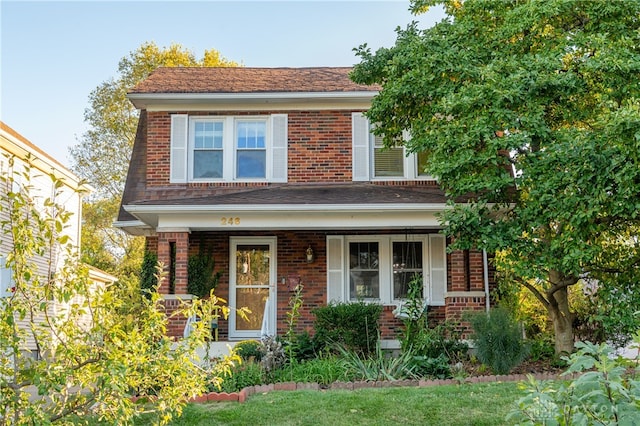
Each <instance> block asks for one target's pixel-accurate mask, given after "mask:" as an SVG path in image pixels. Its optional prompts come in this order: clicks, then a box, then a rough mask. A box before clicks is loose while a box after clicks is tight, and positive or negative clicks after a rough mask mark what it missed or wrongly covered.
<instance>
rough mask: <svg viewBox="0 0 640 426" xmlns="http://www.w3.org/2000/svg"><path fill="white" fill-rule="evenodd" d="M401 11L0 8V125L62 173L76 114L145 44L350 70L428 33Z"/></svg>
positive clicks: (293, 5)
mask: <svg viewBox="0 0 640 426" xmlns="http://www.w3.org/2000/svg"><path fill="white" fill-rule="evenodd" d="M408 8H409V1H408V0H407V1H402V0H393V1H390V0H388V1H311V0H298V1H292V0H290V1H243V0H236V1H213V0H209V1H188V2H178V1H136V2H133V1H115V0H112V1H90V0H85V1H66V2H62V1H38V2H36V1H12V0H0V120H2V121H3V122H4V123H5V124H7V125H8V126H9V127H11V128H13V129H14V130H15V131H17V132H18V133H20V134H21V135H22V136H24V137H25V138H27V139H28V140H30V141H31V142H32V143H34V144H35V145H37V146H38V147H40V148H41V149H43V150H44V151H46V152H47V153H48V154H50V155H51V156H53V157H54V158H55V159H56V160H58V161H59V162H61V163H62V164H64V165H67V166H71V161H70V159H69V147H71V146H73V145H77V144H78V143H79V139H80V137H81V135H82V134H83V133H84V132H85V131H86V130H87V126H86V125H85V123H84V119H83V116H84V110H85V109H86V108H87V107H88V106H89V101H88V99H89V94H90V93H91V91H92V90H93V89H95V88H96V87H97V86H98V85H99V84H100V83H102V82H104V81H106V80H108V79H110V78H117V76H118V74H117V70H118V62H119V61H120V59H121V58H123V57H125V56H128V54H129V53H130V52H132V51H135V50H136V49H137V48H138V47H139V46H140V45H142V44H143V43H144V42H151V41H153V42H155V43H156V44H157V45H158V46H159V47H168V46H169V45H171V44H172V43H178V44H180V45H182V46H183V48H185V49H189V50H191V51H192V52H193V53H194V54H195V56H196V57H197V58H201V57H202V56H203V54H204V51H205V50H207V49H216V50H218V51H219V52H220V53H221V55H222V56H223V57H225V58H226V59H229V60H233V61H236V62H239V63H241V64H243V65H244V66H248V67H311V66H352V65H354V64H356V63H357V62H358V58H357V57H356V56H355V54H354V52H353V48H355V47H357V46H360V45H361V44H363V43H367V45H368V46H369V47H371V48H372V49H373V50H374V51H375V50H376V49H377V48H379V47H391V46H393V44H394V42H395V39H396V33H395V29H396V28H397V27H402V28H404V27H406V25H407V24H409V23H410V22H411V21H414V20H415V21H418V22H419V25H420V26H421V27H424V28H426V27H428V26H431V25H433V23H435V22H437V21H439V20H441V19H443V18H444V13H443V12H442V10H439V9H434V10H430V11H429V12H427V13H426V14H424V15H420V16H417V17H416V16H413V15H411V14H410V12H409V11H408Z"/></svg>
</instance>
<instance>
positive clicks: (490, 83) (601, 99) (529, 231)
mask: <svg viewBox="0 0 640 426" xmlns="http://www.w3.org/2000/svg"><path fill="white" fill-rule="evenodd" d="M435 5H442V6H443V7H444V8H445V11H446V13H447V18H446V19H444V20H443V21H442V22H440V23H438V24H437V25H435V26H434V27H432V28H429V29H426V30H422V29H419V28H418V27H417V25H416V24H415V23H414V24H411V25H409V26H408V27H407V28H406V29H404V30H402V29H398V30H397V34H398V36H397V41H396V43H395V45H394V46H393V47H391V48H382V49H380V50H378V51H376V52H375V53H372V52H371V51H370V49H369V48H367V46H366V45H363V46H361V47H360V48H358V49H356V50H357V54H358V55H359V57H360V58H361V63H359V64H358V65H356V67H355V69H354V72H353V75H352V77H353V79H354V80H355V81H357V82H359V83H368V84H371V83H378V84H380V85H381V86H382V90H381V91H380V93H379V95H378V96H376V98H375V99H374V101H373V105H372V107H371V109H370V111H369V112H368V113H367V115H368V117H369V118H370V120H371V121H372V122H374V123H376V127H375V132H376V133H378V134H380V135H383V136H384V139H385V142H386V144H387V145H392V144H394V143H405V144H406V146H407V148H408V149H409V151H413V152H425V153H427V154H428V158H429V160H428V166H427V171H428V172H429V174H431V175H433V176H436V177H437V178H438V180H439V182H440V185H441V186H442V187H443V188H444V190H445V191H446V192H447V194H448V195H449V196H450V197H451V198H452V199H455V198H457V197H463V196H464V197H468V198H469V200H470V201H469V202H467V203H458V204H454V203H452V206H451V207H452V208H451V209H450V210H448V211H446V213H445V214H443V215H442V220H443V223H444V224H445V227H446V229H445V231H446V232H447V234H448V235H450V236H452V237H453V238H454V244H453V247H454V248H470V247H478V248H482V249H487V250H489V251H492V252H498V253H499V255H498V256H497V257H496V261H497V263H498V267H499V268H501V269H504V270H507V271H509V272H510V276H512V277H514V279H515V280H516V281H517V282H518V283H519V284H521V285H523V286H525V287H527V288H528V289H529V290H531V291H532V292H533V294H534V295H535V296H536V298H537V299H538V300H539V301H540V303H542V304H543V305H544V306H545V308H546V309H547V312H548V314H549V318H550V319H551V320H552V322H553V326H554V331H555V339H556V340H555V347H556V352H558V353H560V352H564V351H567V352H568V351H571V350H572V349H573V342H574V334H573V328H572V322H573V319H574V314H573V312H572V310H571V306H570V305H569V297H568V295H569V292H570V289H571V288H572V286H574V284H576V283H577V282H578V281H579V280H580V279H581V278H584V277H586V276H593V277H595V276H598V277H602V278H606V280H604V281H601V282H600V285H601V286H613V285H619V283H620V280H624V283H626V284H629V283H634V284H637V282H639V281H638V278H639V277H640V273H639V268H638V266H639V263H640V246H639V244H638V240H637V239H634V238H632V232H631V230H632V229H633V227H634V226H637V225H638V223H639V221H640V154H639V153H640V107H639V99H640V31H638V28H639V27H640V18H639V17H640V2H638V1H636V0H633V1H631V0H628V1H617V2H599V1H592V0H587V1H579V0H554V1H524V0H523V1H515V0H514V1H504V0H493V1H490V0H486V1H472V0H467V1H459V0H414V1H413V2H412V5H411V8H412V11H413V12H414V13H420V12H422V11H424V10H426V9H427V8H428V7H431V6H435ZM405 131H408V132H409V133H410V139H408V140H406V141H405V142H399V141H402V140H403V132H405ZM636 229H637V228H636ZM634 280H635V281H634ZM614 288H615V287H614ZM627 289H632V291H636V292H638V291H640V290H638V289H637V288H634V287H633V285H631V286H627Z"/></svg>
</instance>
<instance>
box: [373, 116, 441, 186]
mask: <svg viewBox="0 0 640 426" xmlns="http://www.w3.org/2000/svg"><path fill="white" fill-rule="evenodd" d="M373 127H374V126H373V125H371V124H369V141H370V142H369V153H370V154H369V161H370V166H369V170H370V173H371V180H377V181H389V180H391V181H393V180H434V178H433V177H431V176H430V175H426V174H420V170H419V167H418V154H417V153H413V152H407V148H406V146H405V145H404V143H403V144H402V146H397V145H396V146H395V147H391V148H386V149H401V150H402V157H403V159H404V162H403V164H402V175H401V176H400V175H398V176H376V171H375V156H376V150H377V149H383V150H386V149H385V148H379V147H378V146H377V145H376V135H374V134H373ZM377 138H379V139H380V138H381V136H377ZM402 140H403V142H404V141H408V140H409V132H403V138H402ZM383 146H384V145H383Z"/></svg>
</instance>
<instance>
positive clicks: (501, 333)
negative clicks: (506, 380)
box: [468, 308, 528, 374]
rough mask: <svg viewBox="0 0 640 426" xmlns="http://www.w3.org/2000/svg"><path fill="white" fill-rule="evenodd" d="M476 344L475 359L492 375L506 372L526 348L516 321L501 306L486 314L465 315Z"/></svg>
mask: <svg viewBox="0 0 640 426" xmlns="http://www.w3.org/2000/svg"><path fill="white" fill-rule="evenodd" d="M468 318H469V321H470V323H471V327H472V328H473V335H472V336H471V338H472V339H473V340H474V342H475V344H476V351H477V356H478V359H479V360H480V361H481V362H482V363H483V364H486V365H488V366H489V367H490V368H491V370H492V371H493V373H494V374H508V373H509V371H511V369H512V368H513V367H515V366H517V365H518V364H520V363H521V362H522V361H523V360H524V359H525V357H526V356H527V353H528V350H527V347H526V346H525V345H524V342H523V340H522V333H521V331H520V327H519V326H518V324H517V323H516V321H515V320H514V319H513V318H512V317H511V315H510V314H509V312H508V311H507V310H506V309H504V308H494V309H492V310H491V311H490V312H489V313H486V312H482V313H473V314H471V315H468Z"/></svg>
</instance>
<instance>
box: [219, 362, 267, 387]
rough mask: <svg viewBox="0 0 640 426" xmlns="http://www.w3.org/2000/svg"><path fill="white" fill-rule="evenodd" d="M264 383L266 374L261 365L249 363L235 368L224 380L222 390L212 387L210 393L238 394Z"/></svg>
mask: <svg viewBox="0 0 640 426" xmlns="http://www.w3.org/2000/svg"><path fill="white" fill-rule="evenodd" d="M264 381H265V374H264V370H263V369H262V367H261V366H260V364H259V363H257V362H253V361H248V362H243V363H242V364H240V365H237V366H235V367H234V368H233V369H232V370H231V374H230V375H228V376H227V377H225V378H224V379H223V382H222V385H221V388H220V389H216V388H214V387H210V389H209V391H215V392H217V391H219V390H220V391H222V392H237V391H239V390H242V389H243V388H246V387H248V386H255V385H261V384H263V383H264Z"/></svg>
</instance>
